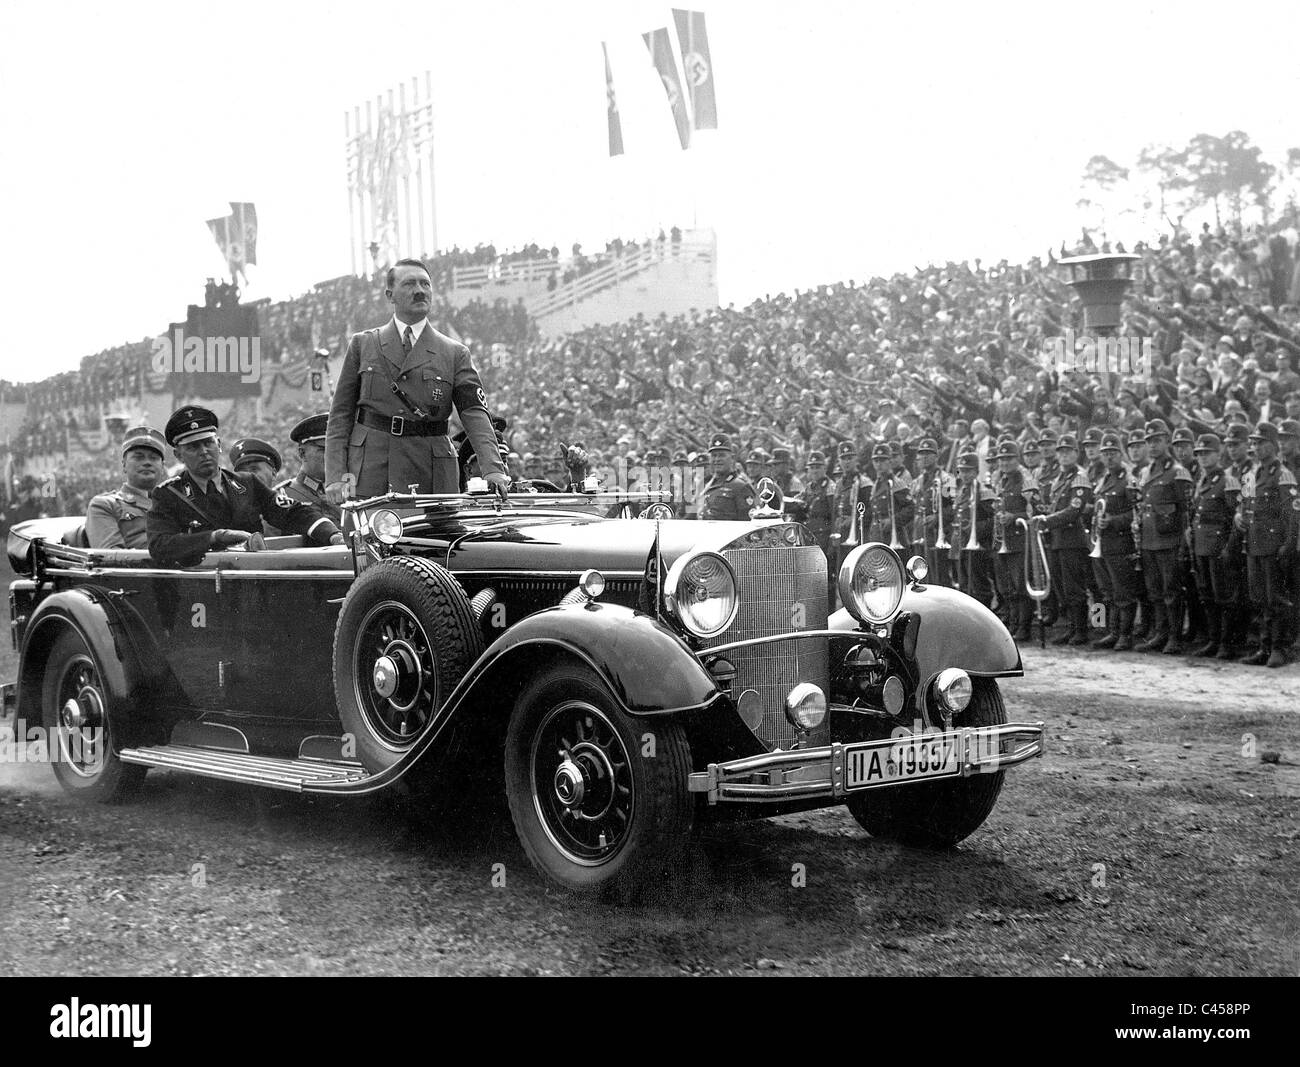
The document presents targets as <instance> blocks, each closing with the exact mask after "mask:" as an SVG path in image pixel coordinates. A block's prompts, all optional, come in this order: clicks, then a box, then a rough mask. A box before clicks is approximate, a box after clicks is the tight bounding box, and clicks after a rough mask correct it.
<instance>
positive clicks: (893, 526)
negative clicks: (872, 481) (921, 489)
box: [885, 474, 903, 552]
mask: <svg viewBox="0 0 1300 1067" xmlns="http://www.w3.org/2000/svg"><path fill="white" fill-rule="evenodd" d="M885 479H886V481H887V482H888V483H889V484H888V489H889V547H890V548H892V549H893V550H894V551H895V552H899V551H901V550H902V548H903V542H902V541H900V540H899V539H898V516H897V515H896V514H895V512H894V478H893V475H890V474H886V475H885Z"/></svg>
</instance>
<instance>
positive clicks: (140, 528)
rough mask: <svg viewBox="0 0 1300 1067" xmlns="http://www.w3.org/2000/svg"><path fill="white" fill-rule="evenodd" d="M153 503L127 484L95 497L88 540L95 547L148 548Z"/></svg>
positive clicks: (89, 509)
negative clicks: (148, 527) (149, 519)
mask: <svg viewBox="0 0 1300 1067" xmlns="http://www.w3.org/2000/svg"><path fill="white" fill-rule="evenodd" d="M152 507H153V501H152V500H151V499H150V498H149V494H148V493H146V492H144V490H142V489H132V488H131V486H129V485H128V484H127V483H126V482H123V483H122V484H121V485H120V486H118V488H116V489H114V490H113V491H112V492H109V493H100V494H99V496H97V497H92V498H91V501H90V504H89V505H88V506H87V507H86V540H87V541H89V542H90V547H91V548H148V547H149V533H148V529H147V525H148V518H149V509H150V508H152Z"/></svg>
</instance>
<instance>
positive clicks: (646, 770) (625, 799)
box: [505, 665, 693, 892]
mask: <svg viewBox="0 0 1300 1067" xmlns="http://www.w3.org/2000/svg"><path fill="white" fill-rule="evenodd" d="M689 774H690V747H689V744H688V743H687V740H686V734H685V732H684V730H683V729H682V727H681V726H680V725H679V724H677V723H675V722H672V721H670V720H667V719H637V718H635V717H633V716H630V715H628V714H627V713H626V712H624V711H623V710H622V709H621V708H619V707H618V705H617V704H616V703H615V701H614V699H613V698H612V697H611V696H610V693H609V689H608V688H607V687H606V686H605V685H604V683H603V682H602V681H601V680H600V679H599V678H598V677H597V676H596V675H595V674H594V673H593V672H592V671H590V670H589V669H586V668H583V667H577V666H568V665H562V666H557V667H553V668H552V669H550V670H549V671H547V672H545V673H544V674H542V675H540V676H539V677H537V678H536V679H534V680H533V681H532V682H531V683H530V684H528V685H527V686H525V687H524V689H523V691H522V692H521V693H520V694H519V697H518V699H517V700H516V702H515V706H514V710H513V713H512V714H511V717H510V725H509V727H508V729H507V731H506V751H505V780H506V798H507V800H508V802H509V804H510V815H511V818H512V820H513V821H514V824H515V830H516V832H517V833H518V835H519V840H520V841H521V842H522V844H523V847H524V851H525V852H526V853H527V854H528V858H529V859H530V860H531V861H532V863H533V865H534V866H535V867H537V869H538V870H540V871H541V872H542V873H543V874H546V875H548V876H549V877H550V878H552V879H554V880H555V881H556V882H558V883H559V884H560V885H562V886H564V887H565V888H567V889H572V890H577V891H588V892H589V891H594V890H599V889H614V890H618V891H629V892H631V891H635V890H636V889H637V888H638V887H639V886H641V885H643V884H644V883H645V882H646V881H647V880H649V879H657V878H673V877H674V876H675V875H676V874H677V873H678V864H679V861H680V859H681V856H682V853H683V850H684V847H685V844H686V841H687V838H688V837H689V834H690V829H691V821H692V812H693V807H692V803H691V799H692V798H691V795H690V793H689V791H688V788H687V778H688V776H689Z"/></svg>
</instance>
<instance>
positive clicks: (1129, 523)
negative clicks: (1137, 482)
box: [1092, 467, 1134, 556]
mask: <svg viewBox="0 0 1300 1067" xmlns="http://www.w3.org/2000/svg"><path fill="white" fill-rule="evenodd" d="M1092 498H1093V516H1094V517H1095V516H1096V514H1097V508H1098V507H1100V506H1101V505H1102V504H1103V503H1104V504H1105V505H1106V512H1105V516H1104V518H1103V519H1102V521H1101V554H1102V555H1103V556H1131V555H1132V554H1133V551H1134V546H1133V479H1132V477H1131V476H1130V475H1129V472H1128V471H1126V470H1125V469H1124V468H1123V467H1120V469H1119V470H1117V471H1112V470H1108V471H1106V473H1105V474H1103V475H1102V477H1101V478H1100V479H1098V481H1097V484H1096V485H1094V486H1093V489H1092Z"/></svg>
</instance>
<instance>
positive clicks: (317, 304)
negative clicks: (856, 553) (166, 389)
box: [18, 227, 1300, 510]
mask: <svg viewBox="0 0 1300 1067" xmlns="http://www.w3.org/2000/svg"><path fill="white" fill-rule="evenodd" d="M679 236H680V233H679V232H678V231H674V234H673V239H674V240H676V239H678V238H679ZM657 239H658V240H666V239H667V235H665V234H660V236H659V238H657ZM1295 245H1296V234H1295V231H1294V230H1293V229H1289V230H1288V229H1282V228H1280V227H1274V228H1272V229H1271V230H1269V231H1264V230H1262V229H1260V230H1255V231H1250V232H1240V231H1236V232H1232V233H1229V232H1226V231H1224V230H1219V231H1217V232H1215V231H1212V230H1210V229H1209V228H1208V227H1206V228H1204V229H1203V230H1202V232H1200V233H1199V234H1190V233H1186V232H1179V233H1176V234H1173V235H1168V234H1166V235H1164V236H1162V237H1161V238H1160V239H1159V240H1158V241H1157V242H1155V243H1152V244H1139V245H1138V246H1136V247H1135V248H1134V249H1133V250H1132V251H1133V252H1135V253H1136V254H1138V255H1139V256H1140V257H1141V262H1140V268H1139V269H1138V270H1137V271H1136V272H1135V276H1136V280H1135V282H1134V285H1133V287H1132V290H1131V292H1130V293H1129V295H1128V297H1127V298H1126V300H1125V303H1124V307H1123V324H1122V327H1121V329H1120V333H1121V334H1122V335H1124V336H1128V337H1133V338H1145V339H1149V340H1150V342H1151V345H1152V349H1153V351H1154V355H1155V360H1154V366H1153V367H1151V368H1150V372H1149V373H1147V374H1144V375H1141V376H1138V377H1134V378H1131V379H1130V378H1122V377H1117V376H1106V375H1103V376H1097V375H1087V374H1080V373H1070V372H1069V371H1068V370H1067V369H1063V368H1060V367H1053V366H1048V365H1046V364H1045V360H1044V352H1045V351H1047V350H1048V344H1047V342H1048V341H1049V339H1051V338H1055V337H1059V336H1060V335H1061V334H1062V333H1063V332H1064V331H1065V330H1066V329H1067V328H1069V327H1075V328H1077V327H1078V322H1077V308H1076V307H1074V306H1072V294H1071V291H1070V290H1069V289H1068V287H1067V286H1066V285H1065V284H1064V282H1063V280H1062V277H1061V271H1060V270H1059V269H1058V268H1056V266H1055V260H1056V258H1057V255H1058V253H1056V252H1049V253H1048V254H1047V255H1046V256H1045V257H1042V258H1037V257H1036V258H1034V259H1031V260H1030V261H1029V262H1028V263H1025V264H1018V265H1016V264H1010V263H1008V262H1006V261H1002V262H999V263H997V264H986V263H984V262H982V261H980V260H975V261H974V262H961V263H948V264H946V265H943V266H931V267H926V268H919V269H916V270H913V271H908V272H903V273H899V274H896V275H894V276H892V277H889V278H876V279H872V280H871V281H868V282H865V283H857V282H855V281H852V280H850V281H847V282H840V283H836V284H833V285H826V286H819V287H816V288H812V289H808V290H804V291H796V292H794V293H793V294H792V295H791V294H784V293H782V294H778V295H776V296H770V297H767V298H765V299H762V300H758V301H755V302H754V303H752V304H751V305H749V306H747V307H745V308H736V307H734V306H729V307H725V308H701V309H698V310H694V311H692V312H690V313H689V314H686V315H679V316H675V317H668V316H663V315H661V316H658V317H655V318H644V317H638V318H636V319H634V320H631V321H628V322H623V323H618V324H613V325H599V326H592V327H589V328H586V329H582V330H579V331H576V332H574V333H571V334H568V335H566V336H558V337H553V338H542V337H541V336H540V335H539V334H538V332H537V329H536V326H535V324H533V323H532V322H531V321H530V320H529V318H528V316H527V314H526V312H525V311H524V309H523V307H522V305H520V304H515V305H511V304H508V303H506V302H504V301H495V302H486V301H471V302H470V303H468V304H466V305H464V306H462V307H460V308H454V307H452V306H451V305H450V303H448V302H447V301H446V300H445V299H442V300H440V303H439V306H438V307H435V309H434V311H433V313H432V314H431V316H430V317H431V318H432V319H433V320H434V322H435V323H436V324H437V325H438V326H439V328H442V329H445V330H448V332H451V331H454V332H455V333H456V334H457V335H458V336H460V337H461V338H462V339H464V340H465V341H466V342H467V343H469V344H470V346H471V349H472V350H473V351H474V353H475V358H476V361H477V363H478V365H479V367H480V370H481V373H482V376H483V380H484V384H485V387H486V389H487V392H488V395H489V396H490V398H491V402H492V406H493V408H494V411H495V412H496V413H497V414H499V415H501V416H504V417H505V419H506V420H507V422H508V429H507V430H506V438H507V441H508V443H509V445H510V447H511V448H512V449H513V450H514V451H515V452H517V453H518V454H519V455H520V457H521V460H522V462H523V463H525V464H531V465H532V467H533V469H534V473H536V474H537V475H538V476H539V477H540V476H543V474H545V475H547V476H552V477H554V478H559V477H560V475H561V474H562V472H563V469H564V468H563V464H562V462H561V461H560V459H559V457H560V455H561V452H560V449H561V446H562V445H565V444H572V443H574V442H581V443H582V444H583V446H584V447H585V450H586V452H587V454H588V456H589V459H590V464H591V467H592V468H593V470H595V471H596V472H597V473H599V474H601V475H602V476H603V477H604V478H606V479H613V478H614V477H616V473H615V469H616V466H618V465H620V464H628V465H632V466H635V465H637V464H640V463H644V462H645V461H646V458H647V455H648V454H649V455H651V456H662V457H667V458H668V459H669V460H672V461H673V462H683V463H686V464H690V463H692V462H697V463H698V462H700V461H701V459H702V457H703V456H704V455H705V453H706V452H707V449H708V446H709V442H710V440H711V438H712V437H713V435H715V434H717V433H719V432H722V433H725V434H727V435H728V436H729V438H730V440H731V441H732V442H733V444H734V447H735V449H736V452H737V458H738V459H739V460H740V461H741V462H744V461H745V460H746V459H749V458H751V457H752V456H758V457H761V456H764V455H766V456H771V455H772V453H774V452H777V451H780V450H783V451H784V453H785V454H788V455H789V457H790V462H791V464H792V466H793V469H795V470H803V469H804V468H805V466H806V464H807V462H808V459H809V457H810V456H811V455H816V456H819V457H822V458H824V459H827V460H828V462H829V470H828V471H827V473H828V474H829V475H830V476H831V477H834V476H835V474H836V473H837V470H836V465H837V462H839V461H838V459H837V457H838V456H839V455H841V454H842V453H843V452H844V451H845V449H844V447H843V446H844V445H846V444H847V445H848V446H850V450H851V451H853V453H854V455H855V456H856V463H857V469H858V470H860V471H863V472H865V473H867V474H873V473H874V468H873V458H874V453H875V451H876V448H877V446H878V445H879V444H880V443H881V442H882V441H883V442H887V443H888V444H890V445H891V446H892V447H893V448H894V449H896V451H897V453H898V457H899V460H901V463H902V465H903V466H904V467H905V468H906V469H907V470H909V471H910V472H912V473H913V474H914V473H916V471H917V463H918V460H917V450H918V446H919V445H920V444H921V442H922V441H923V440H927V439H928V440H931V441H934V442H935V443H936V445H937V449H938V451H939V454H940V455H941V456H942V457H943V459H944V464H945V465H946V466H947V467H948V468H949V469H955V467H956V463H957V460H958V458H959V452H960V451H961V450H962V449H963V448H964V447H965V446H966V445H968V444H969V445H972V446H973V448H974V450H975V452H976V453H977V455H978V457H979V470H980V473H981V475H986V474H988V473H989V472H990V470H991V469H995V468H996V453H994V455H993V456H992V457H990V451H991V450H992V449H993V448H994V447H995V446H996V444H997V441H998V439H999V438H1000V437H1005V438H1010V439H1012V440H1013V441H1014V442H1015V443H1016V444H1017V446H1018V447H1023V446H1024V445H1025V444H1027V443H1029V442H1040V441H1041V440H1043V439H1050V437H1049V435H1060V434H1063V433H1073V434H1077V435H1079V437H1080V438H1082V436H1083V434H1084V433H1085V432H1086V431H1087V430H1089V429H1096V430H1098V431H1102V432H1106V431H1115V432H1119V433H1126V432H1127V431H1131V430H1135V429H1137V430H1141V429H1143V428H1144V427H1146V426H1147V425H1148V424H1149V423H1151V422H1152V421H1153V420H1156V419H1159V420H1163V421H1164V422H1165V423H1166V424H1167V426H1168V427H1169V429H1170V430H1171V432H1172V431H1178V430H1180V429H1183V430H1187V431H1189V433H1190V434H1191V435H1192V436H1193V437H1196V436H1199V435H1202V434H1206V433H1217V434H1218V435H1219V436H1220V438H1224V437H1225V436H1226V435H1227V434H1228V432H1229V430H1230V427H1231V426H1232V425H1233V424H1234V423H1242V424H1244V425H1246V426H1248V427H1253V426H1255V425H1257V424H1258V423H1260V422H1265V423H1272V424H1274V425H1280V424H1281V423H1283V422H1285V421H1286V420H1289V419H1296V418H1300V374H1298V373H1297V356H1300V311H1298V309H1297V305H1298V304H1300V292H1298V291H1297V290H1298V289H1300V272H1297V270H1296V264H1295V255H1294V249H1295ZM626 247H627V245H625V244H623V243H622V242H610V244H609V246H608V247H607V250H606V252H605V254H604V255H606V256H613V255H619V254H623V253H624V251H625V250H626ZM489 250H490V248H489V247H487V246H483V247H480V249H477V250H475V251H473V252H468V253H461V252H459V251H458V250H453V253H449V256H451V257H452V259H453V260H457V262H454V263H453V262H448V263H441V262H440V263H439V264H436V265H435V266H436V268H437V270H438V272H439V273H438V278H439V279H445V277H446V273H445V271H446V270H450V269H451V266H455V265H460V261H461V260H464V261H465V262H477V261H478V260H479V259H480V258H481V257H484V256H486V255H487V253H488V251H489ZM1095 250H1097V246H1095V245H1094V244H1093V243H1092V242H1091V239H1085V241H1084V242H1083V243H1082V244H1080V245H1078V246H1076V247H1075V248H1073V249H1067V248H1065V247H1064V246H1062V247H1061V249H1060V253H1059V254H1060V255H1065V254H1074V253H1080V252H1088V251H1095ZM1104 250H1105V251H1109V250H1110V248H1109V246H1106V247H1105V248H1104ZM1115 250H1116V251H1122V248H1121V247H1120V246H1116V249H1115ZM490 251H492V252H493V253H494V252H495V250H490ZM540 251H541V250H540V249H535V248H532V247H531V246H530V247H529V248H525V249H524V250H522V253H521V254H527V255H532V254H533V253H534V252H540ZM543 254H546V253H543ZM549 254H550V255H551V256H552V258H557V257H556V250H555V249H552V250H551V252H550V253H549ZM458 257H459V259H458ZM465 257H470V258H469V259H465ZM596 258H599V257H592V259H588V258H587V257H583V256H582V254H581V249H580V248H579V247H577V246H575V248H574V258H573V259H572V260H571V261H570V266H569V267H568V268H567V269H568V270H573V271H576V270H580V269H584V268H583V266H582V265H583V264H586V263H590V262H591V261H592V260H594V259H596ZM444 268H445V270H444ZM585 269H591V268H590V267H586V268H585ZM390 314H391V311H390V309H389V307H388V305H387V302H386V301H385V299H384V297H383V294H382V286H380V285H377V284H376V283H375V280H374V279H366V278H354V277H351V276H348V277H344V278H338V279H335V280H333V281H330V282H325V283H322V284H320V285H318V286H316V287H315V288H314V289H313V290H312V291H311V292H310V293H308V294H306V295H304V296H302V297H299V298H296V299H294V300H289V301H284V302H281V303H277V304H266V305H264V306H263V307H262V309H261V316H262V323H261V325H262V331H263V346H264V347H263V351H264V353H265V354H266V356H267V358H269V359H271V360H273V361H274V360H277V359H280V360H283V359H286V358H294V357H296V356H298V355H301V354H306V353H308V352H310V351H311V350H313V349H314V348H315V347H316V346H318V345H321V344H325V345H330V344H337V343H339V342H342V341H345V340H346V337H347V335H348V333H349V332H350V331H351V330H355V329H360V328H363V327H365V326H368V325H377V324H379V323H381V322H383V321H384V320H385V319H387V318H388V317H389V315H390ZM139 357H140V347H139V346H124V347H123V348H120V349H115V350H112V351H110V352H108V353H101V355H100V356H99V357H92V358H91V359H90V360H88V361H86V364H85V366H83V372H82V373H81V374H80V375H77V374H69V375H60V376H58V377H57V378H54V379H50V380H49V381H47V382H43V383H39V384H38V385H29V386H27V387H26V389H27V395H28V400H29V410H30V412H31V419H32V425H31V427H30V433H32V434H33V435H38V436H37V437H36V438H33V440H31V441H24V442H19V443H18V445H19V448H20V449H22V448H24V447H25V448H29V449H32V450H33V451H34V450H36V449H37V448H39V447H41V446H42V445H48V444H49V443H50V442H49V440H47V439H49V438H54V439H57V437H58V436H59V435H60V434H64V433H66V432H67V428H66V421H67V420H66V413H67V412H69V411H73V412H74V414H75V412H76V410H77V402H78V401H79V400H83V399H84V400H85V401H86V403H87V404H88V405H89V404H91V403H93V399H94V396H95V395H96V392H95V390H96V389H100V390H102V389H104V388H106V387H109V386H111V385H112V383H113V382H114V381H115V380H117V378H129V377H130V375H131V374H132V372H133V370H134V372H135V373H139V366H138V362H139ZM133 361H135V365H134V368H133ZM294 417H297V415H296V413H295V415H294ZM281 421H285V425H284V426H278V427H261V428H259V429H260V431H261V433H260V435H261V436H266V437H268V438H270V439H273V440H275V439H283V438H284V437H285V433H284V432H283V431H285V429H286V427H287V426H288V424H289V423H290V422H292V421H293V419H292V418H288V419H287V421H286V420H281ZM231 432H232V433H234V432H239V433H251V432H253V428H252V427H235V428H232V430H231ZM39 435H44V438H40V437H39ZM54 443H55V444H56V445H57V440H55V441H54ZM1049 458H1050V457H1049ZM990 459H991V460H992V462H991V461H990ZM759 467H760V468H761V467H762V464H759ZM101 473H102V474H105V475H107V472H97V471H95V472H92V471H86V470H84V469H83V470H79V471H78V472H76V473H75V474H73V473H72V472H67V473H66V474H65V475H64V476H63V478H62V479H60V481H61V482H62V485H63V486H64V487H65V489H64V490H61V495H62V492H66V493H67V496H66V497H65V498H63V499H61V501H60V503H61V504H62V505H63V506H64V507H65V508H66V509H67V510H75V505H76V504H77V503H78V502H81V498H82V497H83V496H86V495H88V494H90V493H92V492H94V491H99V490H100V489H102V488H103V486H104V485H105V484H111V482H112V478H111V477H105V478H104V479H103V480H99V481H96V480H95V479H97V478H98V477H99V475H100V474H101ZM288 473H292V472H291V471H290V472H288ZM83 483H84V484H83Z"/></svg>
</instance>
